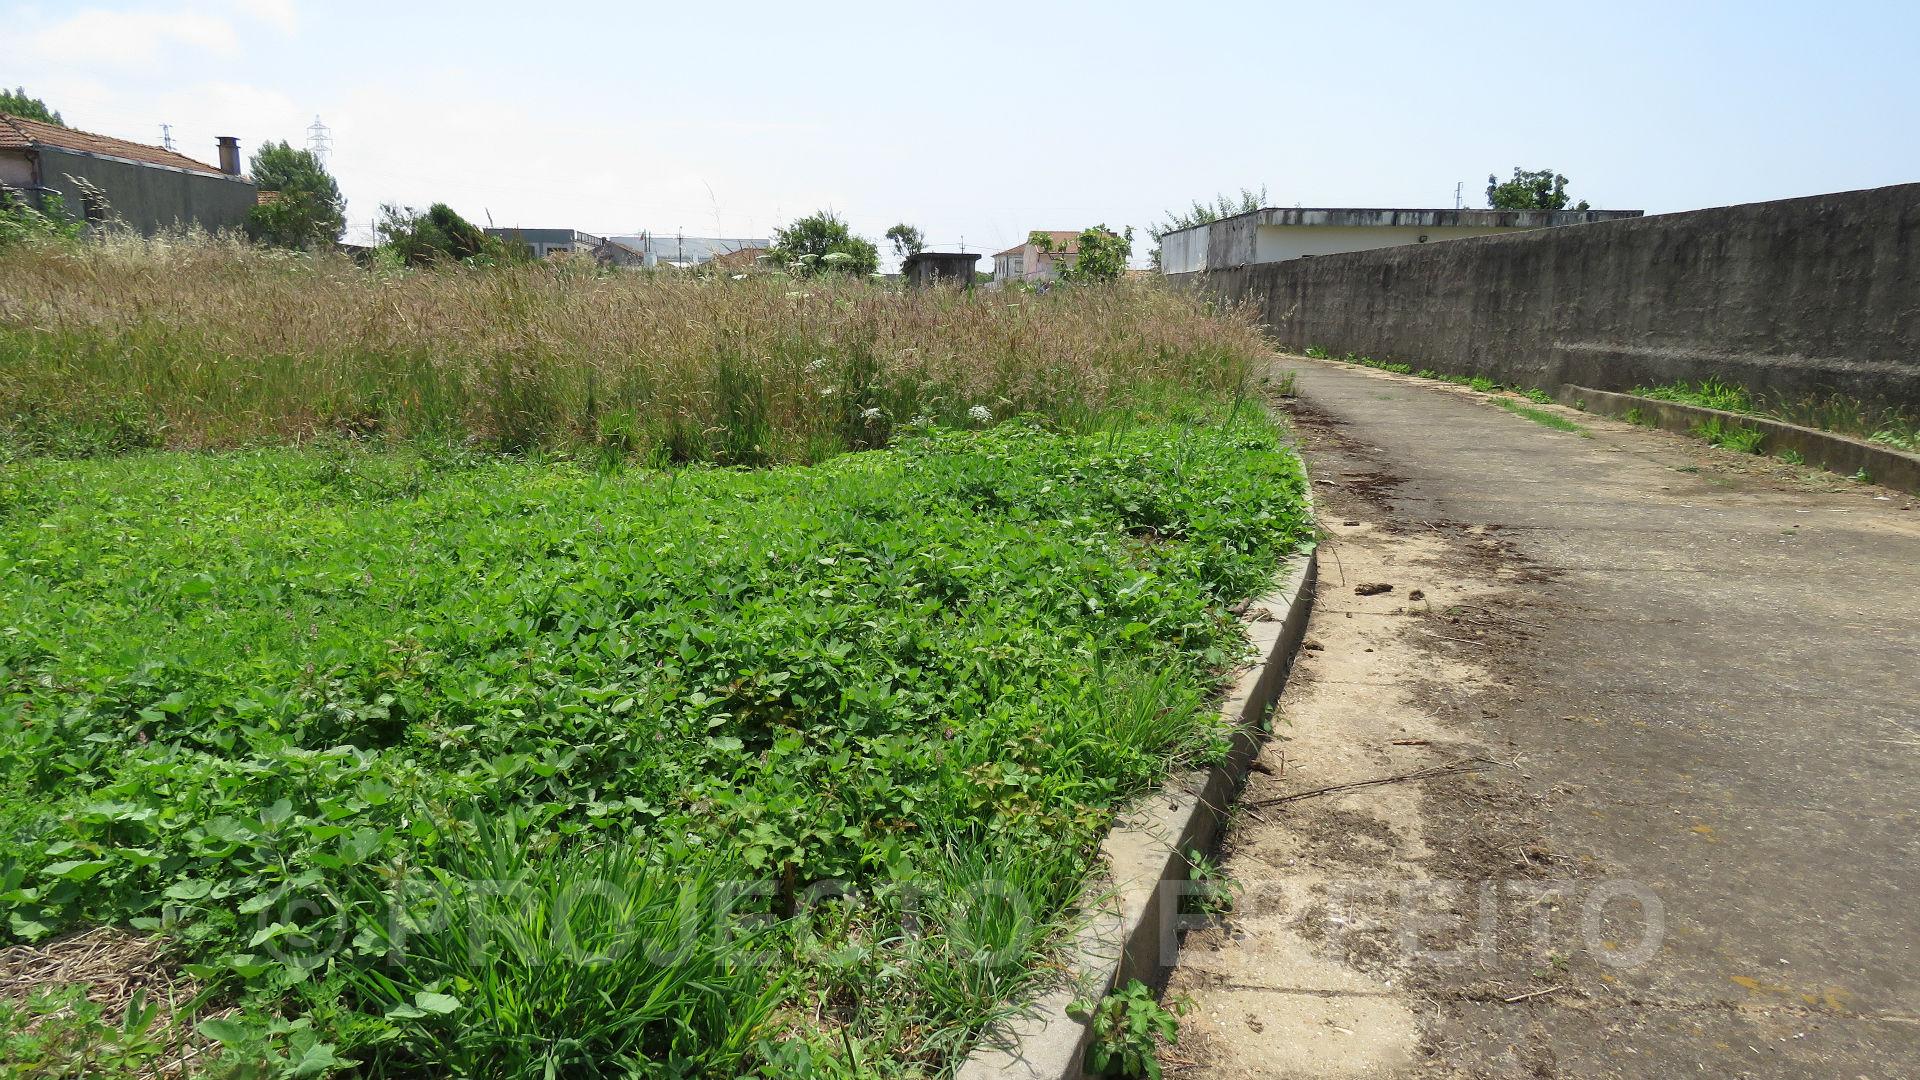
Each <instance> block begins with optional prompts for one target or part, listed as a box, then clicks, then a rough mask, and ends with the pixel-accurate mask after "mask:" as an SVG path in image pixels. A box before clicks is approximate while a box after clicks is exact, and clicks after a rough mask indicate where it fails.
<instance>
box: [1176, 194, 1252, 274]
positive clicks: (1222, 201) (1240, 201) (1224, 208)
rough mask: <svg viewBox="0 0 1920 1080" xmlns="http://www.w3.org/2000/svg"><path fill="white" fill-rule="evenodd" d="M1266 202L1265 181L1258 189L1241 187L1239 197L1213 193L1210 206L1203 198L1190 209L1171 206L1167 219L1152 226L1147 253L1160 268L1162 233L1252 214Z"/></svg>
mask: <svg viewBox="0 0 1920 1080" xmlns="http://www.w3.org/2000/svg"><path fill="white" fill-rule="evenodd" d="M1266 205H1267V189H1266V187H1265V185H1262V186H1261V188H1260V190H1259V192H1257V193H1256V192H1254V191H1253V189H1251V188H1241V189H1240V197H1239V198H1237V199H1236V198H1234V197H1233V196H1232V195H1228V194H1226V193H1225V192H1222V193H1221V194H1219V195H1217V196H1215V197H1214V200H1213V205H1211V206H1209V205H1207V204H1206V203H1203V202H1195V203H1194V204H1193V208H1192V209H1190V210H1185V211H1174V210H1169V211H1167V220H1165V221H1163V222H1161V223H1160V225H1159V227H1158V228H1156V229H1154V230H1153V249H1152V250H1151V251H1149V252H1147V257H1148V258H1149V259H1151V260H1152V262H1153V267H1154V269H1156V270H1158V269H1159V268H1160V238H1161V237H1163V236H1165V235H1167V234H1168V233H1170V232H1179V231H1180V230H1181V229H1191V228H1193V227H1194V226H1195V225H1207V224H1210V223H1212V222H1215V221H1219V220H1220V219H1221V218H1226V217H1232V216H1234V215H1235V214H1250V213H1252V212H1253V211H1255V210H1259V209H1263V208H1264V207H1265V206H1266Z"/></svg>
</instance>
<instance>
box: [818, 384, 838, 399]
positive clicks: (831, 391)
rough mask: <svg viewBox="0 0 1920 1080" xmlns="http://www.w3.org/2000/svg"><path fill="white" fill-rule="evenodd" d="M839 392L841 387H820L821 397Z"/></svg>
mask: <svg viewBox="0 0 1920 1080" xmlns="http://www.w3.org/2000/svg"><path fill="white" fill-rule="evenodd" d="M839 392H840V388H839V387H837V386H823V387H821V388H820V396H821V397H832V396H833V395H835V394H837V393H839Z"/></svg>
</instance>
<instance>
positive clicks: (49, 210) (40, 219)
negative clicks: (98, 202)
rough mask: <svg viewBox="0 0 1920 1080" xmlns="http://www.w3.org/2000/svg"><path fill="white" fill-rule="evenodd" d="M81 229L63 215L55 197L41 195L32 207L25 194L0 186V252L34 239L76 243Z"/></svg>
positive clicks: (47, 194) (77, 222)
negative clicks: (72, 241) (74, 241)
mask: <svg viewBox="0 0 1920 1080" xmlns="http://www.w3.org/2000/svg"><path fill="white" fill-rule="evenodd" d="M84 228H85V225H84V224H83V223H81V222H79V221H76V220H74V219H73V218H70V217H68V216H67V209H66V204H65V203H64V202H63V201H62V200H61V198H60V196H59V195H58V194H56V193H54V192H46V193H43V194H42V195H41V196H40V199H39V205H37V206H36V205H34V200H33V199H31V198H29V197H28V195H27V194H26V193H25V192H22V191H18V190H16V189H14V188H10V187H7V186H6V185H4V184H0V249H5V248H8V247H12V246H13V245H15V244H23V243H28V242H31V241H35V240H76V239H78V238H79V236H80V233H81V230H82V229H84Z"/></svg>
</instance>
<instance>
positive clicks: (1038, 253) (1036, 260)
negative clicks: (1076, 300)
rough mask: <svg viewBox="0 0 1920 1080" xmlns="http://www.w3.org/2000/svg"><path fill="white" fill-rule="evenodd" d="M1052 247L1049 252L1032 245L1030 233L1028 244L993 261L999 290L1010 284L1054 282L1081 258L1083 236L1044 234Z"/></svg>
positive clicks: (1056, 231) (1053, 231) (1055, 231)
mask: <svg viewBox="0 0 1920 1080" xmlns="http://www.w3.org/2000/svg"><path fill="white" fill-rule="evenodd" d="M1041 234H1042V235H1044V236H1046V237H1049V238H1050V239H1051V240H1052V243H1051V244H1049V245H1048V247H1047V248H1042V247H1041V246H1040V245H1038V244H1035V243H1033V242H1032V237H1033V234H1032V233H1029V234H1027V236H1028V242H1027V243H1023V244H1015V245H1014V246H1013V247H1010V248H1008V249H1007V250H1005V251H1002V252H999V253H998V254H996V255H994V257H993V284H994V287H996V288H998V287H1000V286H1002V285H1005V284H1007V283H1008V282H1010V281H1026V282H1036V281H1052V280H1053V279H1054V278H1056V277H1058V276H1059V275H1060V271H1061V270H1063V269H1065V268H1066V267H1069V266H1072V265H1073V261H1074V260H1075V259H1077V258H1079V257H1080V234H1079V233H1078V232H1077V231H1071V230H1063V229H1050V230H1044V231H1041Z"/></svg>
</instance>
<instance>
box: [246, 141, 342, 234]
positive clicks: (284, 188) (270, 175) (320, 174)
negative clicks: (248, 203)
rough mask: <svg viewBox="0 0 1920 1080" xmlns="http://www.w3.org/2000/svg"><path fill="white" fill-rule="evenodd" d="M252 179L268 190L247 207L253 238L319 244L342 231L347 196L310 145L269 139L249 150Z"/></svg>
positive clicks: (262, 189) (248, 225)
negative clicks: (298, 146)
mask: <svg viewBox="0 0 1920 1080" xmlns="http://www.w3.org/2000/svg"><path fill="white" fill-rule="evenodd" d="M253 182H254V183H255V184H257V185H259V187H260V190H261V191H263V192H271V193H272V197H271V198H267V199H263V200H262V201H261V202H260V204H259V205H258V206H255V207H254V208H253V209H252V210H250V211H248V212H247V235H248V236H250V237H252V238H253V239H254V241H255V242H256V243H262V244H272V245H274V246H275V247H288V248H311V247H319V246H324V245H330V244H333V243H335V242H337V241H338V240H339V239H340V234H341V233H342V232H345V231H346V227H347V201H346V200H345V199H343V198H341V197H340V185H339V184H337V183H335V182H334V179H333V177H332V176H330V175H328V173H327V169H326V166H324V165H322V164H320V159H319V158H317V157H315V156H314V155H313V152H312V151H311V150H295V149H294V148H293V147H292V146H291V145H289V144H288V143H286V142H277V143H267V144H266V145H265V146H262V147H261V148H260V149H259V151H258V152H256V153H255V154H254V155H253Z"/></svg>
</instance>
